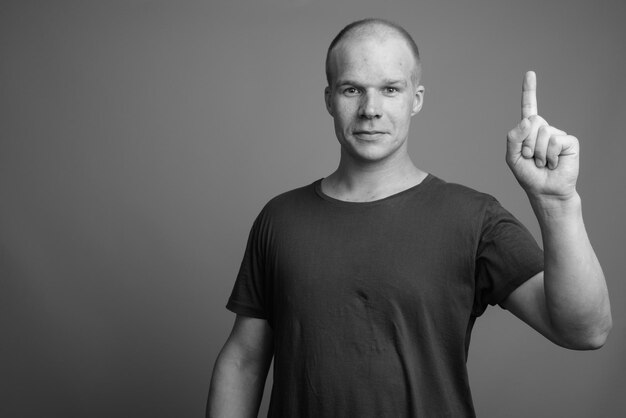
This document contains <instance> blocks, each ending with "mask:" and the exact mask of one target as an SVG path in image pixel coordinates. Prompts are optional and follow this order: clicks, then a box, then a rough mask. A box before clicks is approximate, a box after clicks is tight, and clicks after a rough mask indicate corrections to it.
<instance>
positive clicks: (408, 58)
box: [331, 36, 417, 81]
mask: <svg viewBox="0 0 626 418" xmlns="http://www.w3.org/2000/svg"><path fill="white" fill-rule="evenodd" d="M416 65H417V64H416V62H415V58H414V57H413V53H412V50H411V48H410V47H409V46H408V45H407V43H406V41H405V40H404V39H402V38H401V37H398V36H361V37H350V38H348V39H345V40H343V41H341V43H340V44H339V45H337V46H336V48H335V49H334V50H333V53H332V56H331V69H332V72H333V74H334V76H335V77H334V79H335V81H342V80H343V79H346V78H348V79H354V78H357V79H367V80H372V81H373V80H376V79H381V78H382V79H401V80H409V79H410V78H411V75H412V74H413V72H414V71H415V66H416Z"/></svg>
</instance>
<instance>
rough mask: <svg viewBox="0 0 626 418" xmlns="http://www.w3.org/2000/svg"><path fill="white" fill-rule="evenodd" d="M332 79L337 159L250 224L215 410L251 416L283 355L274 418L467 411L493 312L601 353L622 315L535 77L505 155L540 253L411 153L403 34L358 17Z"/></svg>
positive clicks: (569, 147)
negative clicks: (476, 345)
mask: <svg viewBox="0 0 626 418" xmlns="http://www.w3.org/2000/svg"><path fill="white" fill-rule="evenodd" d="M326 71H327V78H328V87H327V88H326V90H325V100H326V107H327V109H328V112H329V113H330V115H331V116H332V117H333V119H334V124H335V132H336V135H337V138H338V140H339V143H340V144H341V159H340V163H339V167H338V169H337V170H336V171H335V172H334V173H332V174H331V175H329V176H328V177H326V178H324V179H322V180H320V181H317V182H315V183H313V184H312V185H309V186H307V187H303V188H300V189H297V190H294V191H291V192H288V193H285V194H283V195H280V196H278V197H276V198H274V199H272V200H271V201H270V202H269V203H268V204H267V205H266V207H265V208H264V209H263V211H262V212H261V214H260V215H259V217H258V218H257V219H256V221H255V223H254V226H253V228H252V231H251V233H250V238H249V241H248V246H247V249H246V253H245V256H244V259H243V262H242V266H241V270H240V272H239V275H238V277H237V282H236V284H235V288H234V290H233V293H232V295H231V298H230V300H229V302H228V305H227V306H228V308H229V309H231V310H232V311H234V312H235V313H237V314H238V315H237V319H236V320H235V325H234V327H233V330H232V333H231V335H230V337H229V338H228V341H227V342H226V344H225V346H224V348H223V349H222V351H221V353H220V355H219V357H218V360H217V362H216V365H215V369H214V373H213V379H212V383H211V390H210V393H209V404H208V408H207V416H211V417H252V416H256V414H257V411H258V406H259V402H260V400H261V396H262V390H263V385H264V382H265V378H266V374H267V370H268V367H269V364H270V361H271V359H272V356H273V357H274V386H273V389H272V398H271V403H270V412H269V416H272V417H343V416H354V417H360V418H361V417H417V416H437V417H440V416H450V417H464V416H474V411H473V405H472V401H471V396H470V391H469V385H468V378H467V370H466V359H467V350H468V344H469V338H470V333H471V329H472V326H473V324H474V321H475V319H476V318H477V317H478V316H480V315H481V314H482V312H484V310H485V309H486V307H487V305H489V304H492V305H494V304H499V305H501V306H502V307H504V308H506V309H508V310H509V311H511V312H512V313H513V314H515V315H516V316H518V317H519V318H521V319H522V320H523V321H525V322H527V323H528V324H529V325H531V326H532V327H533V328H535V329H536V330H538V331H539V332H540V333H542V334H543V335H545V336H546V337H547V338H549V339H550V340H552V341H553V342H555V343H556V344H559V345H561V346H564V347H568V348H572V349H595V348H598V347H601V346H602V345H603V344H604V341H605V339H606V337H607V334H608V332H609V330H610V328H611V314H610V307H609V299H608V294H607V289H606V284H605V280H604V276H603V273H602V270H601V267H600V265H599V263H598V261H597V259H596V257H595V254H594V252H593V249H592V248H591V245H590V243H589V240H588V238H587V234H586V232H585V228H584V225H583V220H582V215H581V206H580V205H581V204H580V198H579V196H578V194H577V193H576V189H575V185H576V179H577V175H578V153H579V147H578V141H577V139H576V138H574V137H573V136H570V135H568V134H566V133H565V132H563V131H561V130H559V129H556V128H554V127H551V126H550V125H549V124H548V123H547V122H546V121H545V120H544V119H543V118H541V117H540V116H538V114H537V103H536V95H535V94H536V93H535V88H536V80H535V74H534V73H533V72H528V73H527V74H526V76H525V79H524V83H523V90H522V120H521V122H520V123H519V124H518V125H517V126H516V127H514V128H513V129H512V130H511V131H510V132H509V134H508V141H507V157H506V159H507V163H508V165H509V167H510V168H511V170H512V171H513V174H514V175H515V177H516V178H517V180H518V181H519V183H520V184H521V186H522V187H523V188H524V190H525V191H526V193H527V194H528V197H529V200H530V203H531V205H532V207H533V209H534V211H535V214H536V216H537V219H538V220H539V224H540V226H541V232H542V236H543V243H544V252H542V251H541V250H540V249H539V248H538V246H537V245H536V243H535V242H534V240H533V239H532V238H531V237H530V234H529V233H528V231H527V230H526V229H525V228H524V227H523V226H522V225H520V224H519V222H518V221H517V220H515V219H514V218H513V217H512V215H510V213H508V212H507V211H505V210H504V209H502V208H501V207H500V205H499V204H498V203H497V201H496V200H495V199H493V198H492V197H490V196H488V195H485V194H482V193H479V192H476V191H473V190H471V189H468V188H466V187H463V186H459V185H454V184H449V183H446V182H444V181H443V180H440V179H438V178H436V177H435V176H433V175H431V174H427V173H425V172H423V171H421V170H420V169H418V168H417V167H416V166H415V165H414V164H413V162H412V161H411V159H410V157H409V154H408V152H407V137H408V133H409V124H410V120H411V117H412V116H413V115H415V114H417V113H418V112H419V111H420V109H421V107H422V104H423V100H424V87H423V86H421V85H420V84H419V80H420V59H419V54H418V50H417V47H416V46H415V43H414V42H413V40H412V39H411V37H410V36H409V35H408V34H407V33H406V32H405V31H404V29H402V28H400V27H398V26H396V25H394V24H392V23H389V22H386V21H382V20H376V19H368V20H363V21H358V22H355V23H353V24H351V25H348V26H347V27H346V28H344V30H342V31H341V32H340V33H339V35H337V37H336V38H335V40H334V41H333V42H332V43H331V46H330V47H329V50H328V55H327V63H326Z"/></svg>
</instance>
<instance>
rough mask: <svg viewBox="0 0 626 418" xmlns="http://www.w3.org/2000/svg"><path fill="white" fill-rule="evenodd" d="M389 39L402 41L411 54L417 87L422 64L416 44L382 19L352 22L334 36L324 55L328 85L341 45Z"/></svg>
mask: <svg viewBox="0 0 626 418" xmlns="http://www.w3.org/2000/svg"><path fill="white" fill-rule="evenodd" d="M391 38H396V39H401V40H403V41H404V42H405V43H406V45H407V46H408V48H409V50H410V51H411V53H412V54H413V60H414V64H415V65H414V66H413V70H412V72H411V79H412V81H413V84H414V85H418V84H419V79H420V76H421V73H422V64H421V61H420V56H419V50H418V49H417V44H416V43H415V41H414V40H413V38H412V37H411V35H410V34H409V33H408V32H407V31H406V30H405V29H404V28H403V27H401V26H399V25H397V24H395V23H392V22H389V21H386V20H383V19H363V20H358V21H356V22H352V23H350V24H349V25H348V26H346V27H345V28H343V29H342V30H341V31H340V32H339V33H338V34H337V36H335V39H333V41H332V42H331V43H330V46H329V47H328V51H327V53H326V80H327V82H328V85H329V86H332V83H333V81H334V76H335V74H334V73H333V68H334V66H333V64H334V61H335V55H336V52H337V51H338V50H340V49H341V48H340V47H341V46H342V45H344V44H345V43H347V42H350V41H355V40H364V39H374V40H378V41H384V40H387V39H391Z"/></svg>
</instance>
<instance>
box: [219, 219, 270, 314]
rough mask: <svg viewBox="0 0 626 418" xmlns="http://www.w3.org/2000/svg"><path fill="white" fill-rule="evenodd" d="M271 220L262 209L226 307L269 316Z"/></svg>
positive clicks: (238, 311)
mask: <svg viewBox="0 0 626 418" xmlns="http://www.w3.org/2000/svg"><path fill="white" fill-rule="evenodd" d="M268 229H269V228H268V222H267V219H266V216H265V212H264V211H261V213H260V214H259V216H258V217H257V218H256V220H255V221H254V224H253V225H252V229H251V230H250V234H249V236H248V243H247V245H246V251H245V253H244V256H243V260H242V261H241V266H240V267H239V273H238V274H237V279H236V281H235V285H234V287H233V290H232V292H231V295H230V298H229V299H228V303H227V304H226V308H227V309H228V310H230V311H232V312H234V313H236V314H239V315H245V316H250V317H253V318H261V319H269V309H268V297H267V294H268V291H267V287H268V280H267V274H266V271H267V269H266V264H267V262H266V254H267V242H268V234H269V232H268Z"/></svg>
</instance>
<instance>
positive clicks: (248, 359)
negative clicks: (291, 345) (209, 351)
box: [220, 315, 273, 367]
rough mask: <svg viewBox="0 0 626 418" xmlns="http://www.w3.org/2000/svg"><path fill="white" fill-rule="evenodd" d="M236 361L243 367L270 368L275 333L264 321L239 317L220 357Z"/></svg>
mask: <svg viewBox="0 0 626 418" xmlns="http://www.w3.org/2000/svg"><path fill="white" fill-rule="evenodd" d="M222 355H225V356H228V357H229V358H231V359H236V360H237V361H238V363H240V364H241V365H246V364H255V365H257V366H261V367H266V366H269V363H270V362H271V359H272V355H273V332H272V328H271V327H270V326H269V323H268V322H267V321H266V320H264V319H259V318H252V317H248V316H244V315H237V318H236V319H235V323H234V325H233V329H232V331H231V333H230V336H229V337H228V340H227V341H226V344H225V345H224V348H223V349H222V353H221V354H220V356H222Z"/></svg>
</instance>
